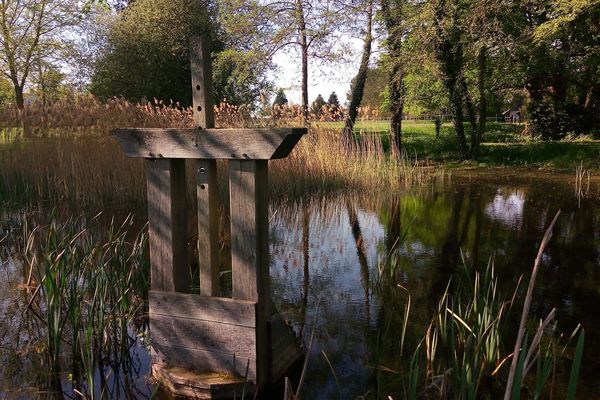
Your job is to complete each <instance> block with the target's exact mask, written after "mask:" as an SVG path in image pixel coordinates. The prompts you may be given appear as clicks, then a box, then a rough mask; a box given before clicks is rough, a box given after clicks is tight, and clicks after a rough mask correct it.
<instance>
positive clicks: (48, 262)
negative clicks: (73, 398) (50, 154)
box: [22, 215, 149, 398]
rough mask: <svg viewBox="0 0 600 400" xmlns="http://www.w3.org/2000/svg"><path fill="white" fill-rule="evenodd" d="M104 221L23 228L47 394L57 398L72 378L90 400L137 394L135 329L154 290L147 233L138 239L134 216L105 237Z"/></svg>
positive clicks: (30, 306) (82, 220) (80, 220)
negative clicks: (101, 226) (133, 375)
mask: <svg viewBox="0 0 600 400" xmlns="http://www.w3.org/2000/svg"><path fill="white" fill-rule="evenodd" d="M97 218H99V215H97V216H96V217H94V218H92V219H91V220H89V221H88V220H86V219H85V218H82V217H81V218H69V219H67V220H66V221H64V222H59V221H58V220H57V219H56V218H54V217H53V218H51V221H50V223H49V224H48V225H41V226H35V227H30V226H29V227H28V226H27V225H25V227H24V229H25V231H26V232H27V231H29V232H28V233H27V234H26V237H27V240H26V246H25V247H24V249H23V254H22V257H23V260H25V265H26V267H27V268H28V274H27V277H28V282H27V283H26V285H25V286H24V287H25V288H27V289H28V290H27V295H28V297H29V300H28V311H29V312H30V313H31V314H32V315H34V316H35V318H36V319H37V320H38V321H39V323H40V324H41V325H42V330H43V331H44V336H45V339H44V340H43V342H44V345H43V346H42V349H43V351H42V353H43V354H44V356H45V361H46V363H45V364H46V368H47V371H48V377H47V378H48V389H49V390H51V391H52V392H54V393H55V394H56V395H57V396H58V397H62V392H63V390H64V388H65V381H64V375H65V374H68V375H69V379H70V383H71V385H72V388H73V389H72V390H73V393H76V394H79V395H80V396H83V397H86V398H99V397H103V396H109V397H113V398H114V397H117V396H118V395H119V393H121V392H123V391H125V392H127V391H131V390H133V388H132V385H131V383H130V382H129V377H130V376H131V373H132V372H133V371H131V366H132V360H131V359H130V357H131V353H130V352H131V348H132V346H134V345H135V343H136V339H135V336H134V337H132V334H131V330H132V328H133V327H134V326H139V323H140V318H141V316H142V315H143V305H144V297H145V295H146V293H147V289H148V283H149V267H148V261H147V254H146V253H147V234H146V232H145V230H143V231H142V232H141V233H140V234H138V235H137V236H133V235H132V232H130V230H131V229H132V228H133V226H134V225H133V220H132V218H131V217H128V218H126V219H125V220H124V222H123V223H122V224H115V223H114V221H111V223H110V226H109V228H108V230H107V231H106V232H104V234H100V231H99V230H98V226H97V225H96V220H97ZM132 236H133V239H132ZM121 380H122V381H121Z"/></svg>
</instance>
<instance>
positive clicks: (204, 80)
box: [190, 35, 215, 129]
mask: <svg viewBox="0 0 600 400" xmlns="http://www.w3.org/2000/svg"><path fill="white" fill-rule="evenodd" d="M190 60H191V70H192V100H193V107H194V126H195V127H196V128H199V129H203V128H214V127H215V116H214V99H213V94H212V63H211V57H210V47H209V42H208V38H207V37H206V36H205V35H203V36H194V37H192V38H191V39H190Z"/></svg>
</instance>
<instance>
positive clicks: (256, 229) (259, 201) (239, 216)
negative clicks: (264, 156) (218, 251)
mask: <svg viewBox="0 0 600 400" xmlns="http://www.w3.org/2000/svg"><path fill="white" fill-rule="evenodd" d="M268 193H269V189H268V174H267V161H266V160H260V161H253V160H240V161H238V160H231V161H229V195H230V213H231V275H232V281H233V298H234V299H239V300H250V301H255V302H256V303H257V305H256V307H257V309H256V357H257V359H256V363H257V382H256V383H257V385H259V386H261V385H265V384H267V383H268V382H269V380H270V373H271V365H270V364H271V348H270V343H271V338H270V336H271V329H270V325H269V320H270V315H271V309H270V308H271V298H270V284H269V237H268V235H269V215H268V212H269V199H268Z"/></svg>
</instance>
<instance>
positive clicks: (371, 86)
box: [346, 67, 387, 109]
mask: <svg viewBox="0 0 600 400" xmlns="http://www.w3.org/2000/svg"><path fill="white" fill-rule="evenodd" d="M355 79H356V78H354V79H353V80H352V82H351V83H350V87H351V90H350V92H348V95H347V96H346V97H347V99H348V101H350V95H351V93H352V87H353V86H354V81H355ZM386 85H387V75H386V72H385V71H384V70H383V69H382V68H381V67H375V68H369V69H368V71H367V79H366V81H365V88H364V91H363V97H362V101H361V102H360V106H361V107H370V108H373V109H380V107H381V104H382V103H383V101H384V96H383V92H384V90H385V88H386Z"/></svg>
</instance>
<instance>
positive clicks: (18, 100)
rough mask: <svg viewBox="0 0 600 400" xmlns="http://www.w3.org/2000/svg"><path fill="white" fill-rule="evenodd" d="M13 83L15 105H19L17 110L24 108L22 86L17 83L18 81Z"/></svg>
mask: <svg viewBox="0 0 600 400" xmlns="http://www.w3.org/2000/svg"><path fill="white" fill-rule="evenodd" d="M13 85H14V87H15V101H16V103H17V107H19V110H22V109H24V108H25V99H24V97H23V86H21V85H19V84H18V83H15V82H13Z"/></svg>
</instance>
